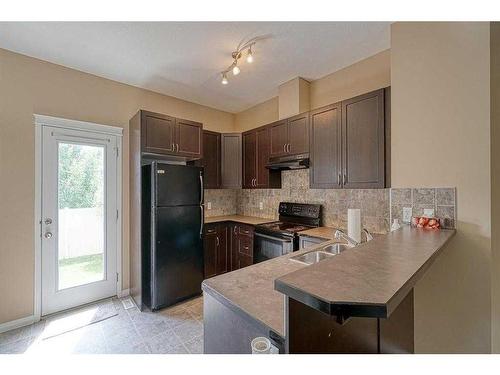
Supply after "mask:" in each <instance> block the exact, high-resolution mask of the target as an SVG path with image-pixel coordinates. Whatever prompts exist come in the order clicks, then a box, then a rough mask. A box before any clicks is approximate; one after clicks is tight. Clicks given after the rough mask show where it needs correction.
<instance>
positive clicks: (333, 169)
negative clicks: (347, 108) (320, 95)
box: [309, 103, 342, 189]
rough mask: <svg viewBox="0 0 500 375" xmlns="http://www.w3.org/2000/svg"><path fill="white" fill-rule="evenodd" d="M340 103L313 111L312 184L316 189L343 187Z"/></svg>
mask: <svg viewBox="0 0 500 375" xmlns="http://www.w3.org/2000/svg"><path fill="white" fill-rule="evenodd" d="M340 112H341V105H340V103H337V104H333V105H330V106H327V107H323V108H320V109H317V110H314V111H312V112H311V117H310V163H311V164H310V168H309V176H310V177H309V178H310V186H311V188H315V189H329V188H341V187H342V181H341V178H340V174H341V168H340V160H341V153H340V145H341V142H340V136H341V133H340V129H341V115H340Z"/></svg>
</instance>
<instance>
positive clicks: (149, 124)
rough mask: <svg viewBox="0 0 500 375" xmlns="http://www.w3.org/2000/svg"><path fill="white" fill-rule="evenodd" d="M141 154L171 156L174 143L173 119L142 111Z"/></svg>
mask: <svg viewBox="0 0 500 375" xmlns="http://www.w3.org/2000/svg"><path fill="white" fill-rule="evenodd" d="M141 133H142V135H141V138H142V152H149V153H155V154H171V153H173V152H174V151H175V150H174V147H175V145H174V143H175V118H173V117H170V116H166V115H161V114H159V113H153V112H147V111H142V115H141Z"/></svg>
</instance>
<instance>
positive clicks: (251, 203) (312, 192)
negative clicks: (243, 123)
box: [238, 169, 389, 233]
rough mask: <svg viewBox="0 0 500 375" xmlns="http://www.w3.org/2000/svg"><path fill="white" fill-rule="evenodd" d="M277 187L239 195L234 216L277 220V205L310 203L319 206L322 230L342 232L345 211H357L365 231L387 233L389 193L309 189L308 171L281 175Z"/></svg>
mask: <svg viewBox="0 0 500 375" xmlns="http://www.w3.org/2000/svg"><path fill="white" fill-rule="evenodd" d="M281 186H282V188H281V189H243V190H241V191H239V194H240V195H239V199H238V213H240V214H242V215H249V216H259V217H266V218H270V219H277V218H278V212H277V210H278V204H279V202H280V201H287V202H298V203H314V204H321V205H322V206H323V211H322V218H321V221H322V225H324V226H329V227H335V228H342V229H346V228H347V209H348V208H360V209H361V212H362V224H363V226H364V227H365V228H366V229H368V230H369V231H371V232H374V233H385V232H387V231H388V229H389V189H310V188H309V169H300V170H290V171H283V172H282V185H281ZM260 202H262V204H263V210H260V207H259V204H260Z"/></svg>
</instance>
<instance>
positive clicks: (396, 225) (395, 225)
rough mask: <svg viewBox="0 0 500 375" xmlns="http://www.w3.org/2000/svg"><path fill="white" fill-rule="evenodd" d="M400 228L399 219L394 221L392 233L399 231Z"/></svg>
mask: <svg viewBox="0 0 500 375" xmlns="http://www.w3.org/2000/svg"><path fill="white" fill-rule="evenodd" d="M399 228H401V224H399V219H394V220H393V221H392V225H391V232H393V231H395V230H398V229H399Z"/></svg>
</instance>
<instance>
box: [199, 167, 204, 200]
mask: <svg viewBox="0 0 500 375" xmlns="http://www.w3.org/2000/svg"><path fill="white" fill-rule="evenodd" d="M204 199H205V190H204V189H203V173H202V172H201V171H200V204H203V200H204Z"/></svg>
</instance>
